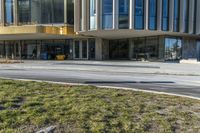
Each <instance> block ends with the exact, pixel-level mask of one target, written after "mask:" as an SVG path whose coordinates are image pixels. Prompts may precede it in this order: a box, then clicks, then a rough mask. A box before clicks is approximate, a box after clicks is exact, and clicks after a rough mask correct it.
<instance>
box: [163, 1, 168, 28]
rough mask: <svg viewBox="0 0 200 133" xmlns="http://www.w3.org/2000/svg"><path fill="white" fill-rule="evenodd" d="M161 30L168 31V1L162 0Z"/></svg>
mask: <svg viewBox="0 0 200 133" xmlns="http://www.w3.org/2000/svg"><path fill="white" fill-rule="evenodd" d="M162 30H163V31H168V30H169V0H162Z"/></svg>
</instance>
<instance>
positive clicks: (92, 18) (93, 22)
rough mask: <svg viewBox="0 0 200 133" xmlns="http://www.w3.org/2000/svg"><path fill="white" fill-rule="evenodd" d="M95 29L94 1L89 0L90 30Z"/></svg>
mask: <svg viewBox="0 0 200 133" xmlns="http://www.w3.org/2000/svg"><path fill="white" fill-rule="evenodd" d="M94 29H96V0H90V30H94Z"/></svg>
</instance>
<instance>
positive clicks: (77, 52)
mask: <svg viewBox="0 0 200 133" xmlns="http://www.w3.org/2000/svg"><path fill="white" fill-rule="evenodd" d="M74 59H88V42H87V40H75V41H74Z"/></svg>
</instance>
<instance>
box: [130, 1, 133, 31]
mask: <svg viewBox="0 0 200 133" xmlns="http://www.w3.org/2000/svg"><path fill="white" fill-rule="evenodd" d="M133 3H134V0H130V6H129V29H133V27H134V26H133V21H134V20H133V18H134V15H133V14H134V5H133Z"/></svg>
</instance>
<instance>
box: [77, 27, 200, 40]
mask: <svg viewBox="0 0 200 133" xmlns="http://www.w3.org/2000/svg"><path fill="white" fill-rule="evenodd" d="M78 33H79V34H80V35H85V36H91V37H100V38H104V39H125V38H134V37H147V36H164V35H166V36H177V37H193V38H198V39H199V38H200V35H194V34H187V33H180V32H165V31H150V30H133V29H116V30H94V31H81V32H78Z"/></svg>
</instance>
